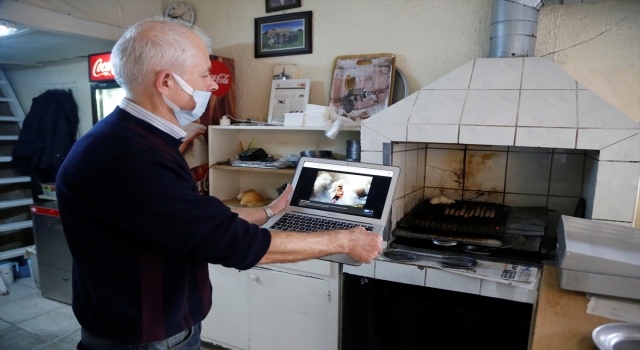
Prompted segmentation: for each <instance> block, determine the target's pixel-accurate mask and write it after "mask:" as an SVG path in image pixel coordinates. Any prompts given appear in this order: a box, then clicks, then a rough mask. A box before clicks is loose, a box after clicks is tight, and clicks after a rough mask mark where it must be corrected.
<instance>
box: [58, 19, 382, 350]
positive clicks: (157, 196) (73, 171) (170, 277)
mask: <svg viewBox="0 0 640 350" xmlns="http://www.w3.org/2000/svg"><path fill="white" fill-rule="evenodd" d="M208 46H209V39H208V38H207V36H206V34H204V33H203V32H202V31H201V30H199V29H197V28H195V27H190V26H189V25H187V24H185V23H182V22H179V21H175V20H168V19H152V20H147V21H142V22H140V23H137V24H135V25H134V26H132V27H131V28H129V29H128V30H127V31H126V33H125V34H124V35H123V36H122V38H120V40H119V41H118V42H117V43H116V45H115V46H114V48H113V53H112V61H113V65H114V70H115V74H116V77H117V81H118V82H119V83H120V85H121V86H122V87H123V88H124V89H125V91H126V97H125V98H124V99H123V100H122V102H121V103H120V106H119V107H117V108H116V109H115V110H114V111H113V112H112V113H111V114H110V115H109V116H108V117H107V118H105V119H104V120H102V121H100V122H99V123H98V124H97V125H96V126H95V127H94V128H93V129H92V130H91V131H89V132H88V133H87V134H86V135H84V136H83V137H82V138H81V139H80V140H78V142H76V144H75V145H74V146H73V149H72V150H71V152H70V154H69V156H68V157H67V159H66V160H65V162H64V164H63V165H62V167H61V169H60V171H59V175H58V179H57V197H58V203H59V208H60V213H61V218H62V224H63V227H64V232H65V235H66V237H67V242H68V243H69V248H70V250H71V254H72V255H73V259H74V265H73V310H74V313H75V315H76V317H77V319H78V321H79V322H80V324H81V326H82V340H81V344H79V347H82V348H86V349H107V348H108V349H174V348H176V349H177V348H180V349H183V350H184V349H199V348H200V321H202V320H203V319H204V318H205V316H206V315H207V313H208V312H209V309H210V308H211V285H210V283H209V276H208V270H207V263H211V264H221V265H223V266H226V267H230V268H236V269H241V270H244V269H249V268H251V267H253V266H255V265H256V264H268V263H276V262H280V263H283V262H285V263H286V262H295V261H301V260H306V259H313V258H318V257H322V256H325V255H329V254H334V253H347V254H349V255H351V256H352V257H354V258H355V259H357V260H359V261H362V262H365V263H368V262H370V261H371V260H372V259H374V258H375V257H376V256H378V254H379V253H380V251H381V237H380V236H379V235H376V234H371V233H368V232H367V231H365V230H364V229H363V228H361V227H357V228H354V229H350V230H344V231H327V232H320V233H314V234H308V233H300V232H275V231H272V232H269V231H268V230H266V229H262V228H260V227H259V225H261V224H263V223H264V222H266V220H267V217H268V216H269V215H272V212H278V211H280V210H282V209H284V207H285V206H286V201H287V199H286V197H287V196H288V195H289V193H290V192H291V188H288V189H287V190H286V191H285V192H284V193H283V195H282V196H280V198H278V199H277V200H275V201H274V202H273V203H271V205H270V206H266V207H264V208H251V209H237V210H233V211H232V210H230V209H229V208H227V207H226V206H225V205H224V204H222V202H221V201H220V200H218V199H217V198H214V197H209V196H200V195H199V194H198V190H197V188H196V184H195V182H194V180H193V177H192V175H191V173H190V172H189V168H188V166H187V164H186V162H185V160H184V158H183V157H182V155H181V153H180V145H181V144H182V142H183V139H184V138H185V137H186V133H185V132H184V131H183V130H182V129H181V128H180V126H181V125H185V124H187V123H189V122H192V121H194V120H196V119H198V117H199V116H200V115H201V114H202V112H203V111H204V108H205V106H206V104H207V101H208V100H209V96H210V91H212V90H214V89H216V88H217V85H216V83H215V82H214V81H213V79H211V76H210V75H209V68H210V61H209V48H208ZM214 283H215V281H214Z"/></svg>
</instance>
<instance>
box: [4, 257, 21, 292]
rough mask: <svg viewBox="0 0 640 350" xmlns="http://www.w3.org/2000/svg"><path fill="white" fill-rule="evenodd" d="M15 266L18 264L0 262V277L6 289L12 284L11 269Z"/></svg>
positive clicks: (5, 261) (6, 261)
mask: <svg viewBox="0 0 640 350" xmlns="http://www.w3.org/2000/svg"><path fill="white" fill-rule="evenodd" d="M14 265H16V266H15V267H14ZM17 266H18V263H16V262H13V261H8V260H4V261H0V277H1V278H2V281H3V282H4V284H5V285H6V286H7V287H8V286H10V285H12V284H13V269H14V268H16V267H17Z"/></svg>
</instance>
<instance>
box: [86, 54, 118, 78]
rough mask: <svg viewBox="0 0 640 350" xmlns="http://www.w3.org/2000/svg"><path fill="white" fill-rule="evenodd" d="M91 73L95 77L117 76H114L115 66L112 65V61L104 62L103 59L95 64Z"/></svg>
mask: <svg viewBox="0 0 640 350" xmlns="http://www.w3.org/2000/svg"><path fill="white" fill-rule="evenodd" d="M91 73H92V74H93V76H94V77H108V76H115V74H113V66H112V65H111V61H107V62H103V61H102V58H98V59H97V60H96V62H95V63H94V64H93V69H92V70H91Z"/></svg>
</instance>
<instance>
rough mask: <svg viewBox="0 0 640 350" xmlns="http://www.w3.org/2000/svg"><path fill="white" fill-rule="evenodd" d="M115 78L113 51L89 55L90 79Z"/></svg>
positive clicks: (107, 79)
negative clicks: (112, 59) (112, 60)
mask: <svg viewBox="0 0 640 350" xmlns="http://www.w3.org/2000/svg"><path fill="white" fill-rule="evenodd" d="M115 78H116V76H115V74H114V72H113V66H112V65H111V53H100V54H95V55H89V81H91V82H100V81H112V80H115Z"/></svg>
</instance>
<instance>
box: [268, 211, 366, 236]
mask: <svg viewBox="0 0 640 350" xmlns="http://www.w3.org/2000/svg"><path fill="white" fill-rule="evenodd" d="M356 226H362V227H364V229H365V230H367V231H371V230H373V226H366V225H357V224H354V223H351V222H345V221H338V220H329V219H321V218H318V217H314V216H307V215H299V214H292V213H286V214H284V215H282V217H281V218H280V219H278V221H276V222H275V223H274V224H273V225H271V227H269V228H270V229H272V230H278V231H298V232H317V231H329V230H346V229H350V228H352V227H356Z"/></svg>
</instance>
